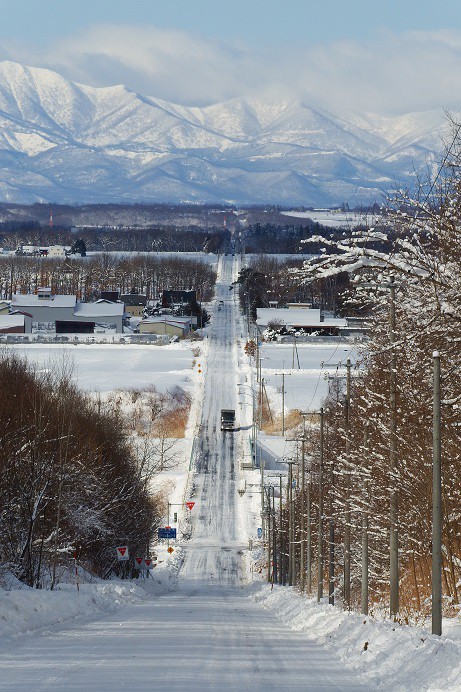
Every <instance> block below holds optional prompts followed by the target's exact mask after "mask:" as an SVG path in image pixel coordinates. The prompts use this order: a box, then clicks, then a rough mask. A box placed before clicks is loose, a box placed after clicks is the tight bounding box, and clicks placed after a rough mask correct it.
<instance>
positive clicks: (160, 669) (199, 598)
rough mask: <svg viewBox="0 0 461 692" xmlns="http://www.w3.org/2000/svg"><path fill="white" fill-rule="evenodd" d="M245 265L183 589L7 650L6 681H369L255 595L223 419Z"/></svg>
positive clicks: (224, 351)
mask: <svg viewBox="0 0 461 692" xmlns="http://www.w3.org/2000/svg"><path fill="white" fill-rule="evenodd" d="M235 271H236V266H233V260H232V259H231V258H230V257H229V258H225V259H224V261H223V262H222V265H221V266H220V272H219V278H218V286H217V290H216V300H215V304H214V307H213V311H212V312H213V323H212V327H211V333H210V344H209V346H210V348H209V356H208V360H207V365H206V371H205V373H204V376H205V378H206V380H205V388H204V396H203V409H202V420H201V428H200V436H199V440H198V445H197V457H196V468H197V474H196V478H195V489H196V494H195V497H194V499H195V500H196V503H197V504H196V507H195V508H194V511H193V513H192V520H193V525H192V527H193V530H192V538H191V541H190V543H188V544H187V549H186V557H185V560H184V563H183V567H182V569H181V573H180V578H179V584H178V589H177V590H176V591H175V592H173V593H171V594H168V595H166V596H162V597H160V598H155V599H151V600H147V601H146V602H145V603H143V604H141V605H130V606H125V607H123V608H121V609H120V610H118V611H117V612H116V613H115V614H111V615H109V616H104V617H103V618H101V619H98V620H96V621H91V622H87V623H80V624H79V625H75V626H74V627H72V628H69V627H66V628H64V627H63V628H62V630H61V631H56V630H55V631H53V632H44V633H41V634H39V635H37V634H35V635H33V636H32V635H31V636H29V637H24V638H22V639H20V640H18V641H17V642H16V643H14V644H9V645H7V646H4V647H2V648H1V649H0V666H1V670H2V675H1V677H0V689H5V690H11V691H13V690H28V691H30V690H32V691H35V690H37V691H38V690H87V691H89V690H102V691H105V690H119V689H130V690H152V689H159V690H240V691H241V692H245V691H246V690H289V689H303V690H333V689H335V690H337V689H342V690H356V689H365V688H364V687H363V688H362V687H361V685H360V683H359V681H358V680H357V678H355V676H354V674H353V673H352V672H350V671H348V670H347V669H346V668H345V667H344V664H343V663H342V662H341V661H340V660H339V658H338V659H337V658H335V657H334V655H332V653H331V649H330V650H327V649H326V648H323V647H321V646H319V645H316V644H313V643H310V642H309V641H307V640H306V638H305V636H304V635H301V634H298V633H296V632H294V631H292V630H291V629H289V628H287V627H285V626H284V625H282V624H281V623H280V622H279V621H278V620H277V618H276V617H275V616H274V615H272V614H271V613H270V612H268V611H267V610H265V609H264V608H263V607H262V606H260V605H258V604H257V603H256V602H254V601H253V600H252V599H251V598H249V597H248V590H249V589H250V588H251V587H250V586H249V585H248V584H247V576H246V571H245V569H244V560H245V555H244V552H245V551H244V550H242V545H244V544H245V542H246V536H243V535H241V534H242V529H241V528H240V527H241V526H242V525H243V524H244V522H242V521H240V520H239V519H240V518H239V510H238V508H239V500H240V498H239V496H238V494H237V483H238V461H239V454H238V449H237V446H238V439H239V436H238V435H237V434H232V433H222V432H221V431H220V425H219V414H220V409H221V408H235V409H237V405H236V400H237V396H236V395H237V387H236V378H237V352H236V337H237V330H238V307H237V304H236V303H235V302H234V297H233V291H229V285H230V283H231V281H232V280H233V279H234V278H235ZM220 300H223V301H224V305H223V306H222V307H221V309H218V303H219V301H220ZM239 423H242V421H237V424H239Z"/></svg>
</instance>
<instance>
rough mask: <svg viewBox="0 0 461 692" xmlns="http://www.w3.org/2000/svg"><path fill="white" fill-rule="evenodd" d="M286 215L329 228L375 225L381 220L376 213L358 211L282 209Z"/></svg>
mask: <svg viewBox="0 0 461 692" xmlns="http://www.w3.org/2000/svg"><path fill="white" fill-rule="evenodd" d="M282 214H283V215H284V216H294V217H296V218H297V219H311V220H312V221H314V222H316V223H319V224H321V225H322V226H327V227H329V228H355V226H359V225H364V226H374V225H375V224H376V223H377V221H378V220H379V216H376V215H375V214H364V213H356V212H352V211H348V212H343V211H333V210H328V209H315V210H313V211H282Z"/></svg>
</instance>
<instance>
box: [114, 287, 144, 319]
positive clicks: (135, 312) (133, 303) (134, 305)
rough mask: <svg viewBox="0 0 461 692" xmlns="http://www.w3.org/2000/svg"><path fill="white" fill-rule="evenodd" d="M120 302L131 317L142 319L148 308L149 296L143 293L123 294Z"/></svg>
mask: <svg viewBox="0 0 461 692" xmlns="http://www.w3.org/2000/svg"><path fill="white" fill-rule="evenodd" d="M120 300H121V301H122V303H124V305H125V312H126V314H127V315H129V316H130V317H142V314H143V310H145V308H146V307H147V296H145V295H143V294H142V293H122V295H121V296H120Z"/></svg>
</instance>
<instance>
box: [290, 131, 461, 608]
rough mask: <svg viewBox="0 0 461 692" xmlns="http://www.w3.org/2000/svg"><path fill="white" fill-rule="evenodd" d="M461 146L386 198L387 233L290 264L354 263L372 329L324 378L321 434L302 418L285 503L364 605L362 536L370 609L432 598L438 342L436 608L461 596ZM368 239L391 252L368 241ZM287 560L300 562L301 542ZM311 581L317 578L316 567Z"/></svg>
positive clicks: (312, 273) (351, 601) (306, 273)
mask: <svg viewBox="0 0 461 692" xmlns="http://www.w3.org/2000/svg"><path fill="white" fill-rule="evenodd" d="M457 131H458V132H459V128H457ZM460 145H461V142H460V140H459V137H455V138H454V139H453V141H452V143H451V145H450V147H449V148H448V151H447V155H446V159H445V160H446V165H445V167H443V168H441V170H440V171H439V172H438V176H437V179H436V180H435V181H431V182H430V184H429V185H428V186H427V187H424V188H422V189H420V190H419V191H418V193H417V194H413V195H411V194H410V193H409V192H402V193H401V194H400V195H399V196H398V198H396V199H394V200H393V204H392V206H390V208H389V211H388V221H389V223H390V224H391V225H392V238H390V237H389V238H387V239H386V238H383V237H382V235H383V231H382V230H380V231H379V232H378V231H377V230H375V229H368V230H367V231H366V232H363V233H357V234H355V235H354V237H351V238H349V239H347V240H346V241H345V240H344V239H343V240H342V241H341V242H340V243H336V244H333V243H331V244H330V248H331V252H330V253H329V254H328V255H327V256H323V257H318V258H316V259H315V260H311V261H310V262H308V263H306V264H305V265H304V267H303V269H302V270H300V273H299V277H300V278H301V279H302V280H303V281H310V280H311V281H312V280H319V279H322V278H328V277H330V276H332V275H334V274H335V273H342V272H344V271H348V272H350V273H351V275H353V276H354V282H353V285H354V286H355V290H354V291H353V293H352V294H351V297H350V299H351V300H353V302H354V306H355V307H356V308H357V309H361V310H362V311H363V313H364V314H367V315H368V316H369V318H370V322H371V330H370V336H369V340H368V342H367V345H366V350H365V351H364V353H363V358H362V361H361V363H359V366H358V367H357V369H354V370H353V371H352V372H351V371H349V380H348V379H347V377H346V374H347V373H346V371H344V372H343V374H342V376H341V377H337V378H336V379H335V380H333V381H332V383H331V391H330V395H329V397H328V399H327V400H326V401H325V403H324V409H323V416H324V418H323V422H324V425H323V430H322V436H321V433H320V428H319V425H318V423H317V424H315V425H311V426H310V427H309V434H308V436H307V437H306V439H305V441H304V443H303V444H304V445H305V453H306V473H307V481H306V487H305V490H304V492H303V493H298V494H296V497H295V498H294V500H293V501H294V502H295V504H296V512H297V515H298V517H300V516H304V517H305V516H306V511H307V510H306V507H307V503H308V502H309V503H310V505H309V522H310V523H309V527H310V528H308V527H307V526H306V525H305V528H304V530H303V531H302V535H301V534H300V528H299V527H300V524H301V519H298V523H297V528H296V536H297V538H296V539H295V540H303V541H306V540H307V538H306V536H307V533H306V532H307V531H308V530H309V531H310V535H309V546H310V548H309V549H310V550H311V551H312V559H314V556H317V555H318V554H319V551H320V550H323V555H324V562H323V572H322V577H323V580H322V581H323V582H324V583H325V584H327V583H328V580H329V578H330V575H329V573H328V559H327V556H328V553H329V550H333V554H334V573H333V577H332V578H333V583H334V588H335V591H336V594H341V596H342V598H343V602H344V603H345V605H346V607H349V608H360V607H362V608H363V603H362V599H363V593H362V588H363V573H362V568H363V555H364V553H363V550H364V540H365V539H366V542H367V543H366V545H367V550H368V553H367V561H368V563H369V564H368V568H369V572H368V584H367V586H368V587H369V605H370V608H378V609H379V608H389V609H390V612H391V614H392V615H393V616H394V617H395V618H396V619H399V618H400V619H401V620H402V621H406V620H411V619H413V620H414V618H415V617H417V615H418V614H422V615H424V614H428V612H429V611H430V607H431V598H430V596H431V565H432V559H431V541H432V537H431V530H432V454H433V367H432V362H433V353H434V352H437V353H439V354H440V358H441V364H442V378H441V388H442V425H441V450H442V540H443V546H442V562H443V569H442V580H443V592H444V597H443V607H444V612H445V613H446V614H449V613H454V612H457V607H458V605H459V603H460V598H461V593H460V578H461V568H460V566H461V529H460V526H461V509H460V507H461V502H460V500H461V453H460V449H461V414H460V411H461V394H460V389H459V382H460V381H461V359H460V344H461V278H460V277H461V249H460V248H461V246H460V243H459V228H460V225H461V212H460V210H461V176H460V174H459V170H460V168H459V163H460V162H461V154H460V148H461V147H460ZM376 239H377V240H381V241H383V242H389V243H391V251H390V252H382V251H380V250H377V249H376V244H374V243H373V240H376ZM323 242H325V243H327V242H329V241H328V239H323ZM321 437H322V439H321ZM299 444H301V443H299ZM319 479H321V483H320V480H319ZM322 503H323V504H322ZM321 507H322V508H323V509H322V510H321V509H320V508H321ZM287 511H288V510H287ZM284 516H285V515H284ZM320 517H322V521H323V532H321V533H319V532H318V531H317V530H316V528H315V527H317V526H318V523H319V518H320ZM283 521H284V522H286V521H287V519H286V518H285V519H283ZM331 526H333V539H331V534H330V533H329V528H330V527H331ZM282 529H283V526H282ZM319 541H320V543H319ZM295 559H296V560H298V565H299V560H300V559H301V558H300V554H299V549H298V548H296V557H295ZM304 559H307V558H306V557H305V558H304ZM303 569H305V565H304V566H303ZM395 577H397V582H395ZM312 580H313V581H312V583H313V586H314V587H315V585H316V583H317V581H318V576H317V573H316V572H315V573H314V574H313V577H312ZM367 607H368V606H367ZM362 612H363V610H362Z"/></svg>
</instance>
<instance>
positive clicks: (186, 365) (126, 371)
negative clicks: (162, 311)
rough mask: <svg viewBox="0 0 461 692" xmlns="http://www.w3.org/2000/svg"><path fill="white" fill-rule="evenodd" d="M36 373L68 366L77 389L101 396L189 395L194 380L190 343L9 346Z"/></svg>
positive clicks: (191, 346) (192, 347) (192, 346)
mask: <svg viewBox="0 0 461 692" xmlns="http://www.w3.org/2000/svg"><path fill="white" fill-rule="evenodd" d="M8 348H10V349H12V350H14V351H15V352H17V353H19V354H21V355H22V356H24V357H25V358H27V360H28V361H29V362H30V363H33V364H35V366H36V367H37V369H38V370H44V369H46V368H52V367H54V366H57V367H58V368H59V366H60V364H63V363H65V364H67V365H68V366H69V367H70V368H72V369H73V375H72V376H73V378H74V380H75V382H76V383H77V385H78V386H79V387H80V388H81V389H84V390H85V391H88V392H100V393H101V394H104V393H107V392H110V391H112V390H114V389H145V388H146V387H149V385H154V386H155V387H156V388H157V389H159V390H161V391H165V390H167V389H170V388H172V387H174V386H180V387H182V388H183V389H186V390H188V391H191V389H192V386H193V385H192V383H191V378H192V376H193V361H194V359H195V356H194V352H193V350H192V349H195V348H200V347H199V346H195V347H194V345H193V344H190V343H185V342H182V343H179V344H170V345H166V346H155V345H153V346H145V345H141V344H139V345H136V346H130V345H126V344H90V345H85V344H76V345H74V344H69V345H62V344H59V345H58V344H56V345H54V344H31V345H28V346H19V345H11V346H9V347H8Z"/></svg>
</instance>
